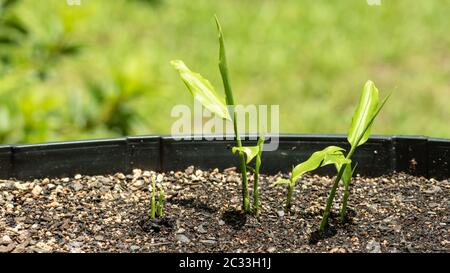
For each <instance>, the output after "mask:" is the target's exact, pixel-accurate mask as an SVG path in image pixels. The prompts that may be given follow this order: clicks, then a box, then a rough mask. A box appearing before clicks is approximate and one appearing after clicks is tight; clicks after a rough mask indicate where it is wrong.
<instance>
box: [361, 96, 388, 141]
mask: <svg viewBox="0 0 450 273" xmlns="http://www.w3.org/2000/svg"><path fill="white" fill-rule="evenodd" d="M390 97H391V94H389V95H388V96H387V97H385V98H384V100H383V102H382V103H381V104H380V106H379V107H378V108H377V110H376V111H375V113H374V114H373V115H372V118H371V119H370V120H369V122H368V123H367V126H366V128H364V133H365V132H366V131H367V130H369V129H370V128H371V127H372V124H373V122H374V121H375V118H376V117H377V116H378V114H379V113H380V111H381V109H383V107H384V105H385V104H386V102H387V101H388V99H389V98H390ZM364 133H363V135H361V136H360V138H359V139H358V141H357V142H359V141H360V139H362V138H363V137H364Z"/></svg>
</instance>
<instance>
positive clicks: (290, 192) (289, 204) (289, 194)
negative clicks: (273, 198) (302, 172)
mask: <svg viewBox="0 0 450 273" xmlns="http://www.w3.org/2000/svg"><path fill="white" fill-rule="evenodd" d="M294 186H295V183H292V181H291V182H290V183H289V184H288V192H287V198H286V212H291V208H292V197H293V195H294Z"/></svg>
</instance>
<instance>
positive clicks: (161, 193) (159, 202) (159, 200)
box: [158, 186, 164, 217]
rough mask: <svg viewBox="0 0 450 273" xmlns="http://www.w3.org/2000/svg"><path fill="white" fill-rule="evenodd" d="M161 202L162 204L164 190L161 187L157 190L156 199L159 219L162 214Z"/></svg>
mask: <svg viewBox="0 0 450 273" xmlns="http://www.w3.org/2000/svg"><path fill="white" fill-rule="evenodd" d="M163 202H164V190H163V188H162V186H161V188H160V189H159V199H158V216H159V217H163V216H164V213H163Z"/></svg>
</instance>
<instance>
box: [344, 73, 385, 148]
mask: <svg viewBox="0 0 450 273" xmlns="http://www.w3.org/2000/svg"><path fill="white" fill-rule="evenodd" d="M378 100H379V99H378V89H377V88H376V87H375V84H374V83H373V82H372V81H367V82H366V84H365V85H364V88H363V91H362V93H361V97H360V99H359V103H358V107H357V108H356V110H355V113H354V114H353V117H352V124H351V126H350V129H349V132H348V137H347V140H348V142H349V143H350V145H352V147H357V146H360V145H362V144H364V143H365V142H366V141H367V139H368V138H369V135H370V127H371V126H370V125H369V126H368V124H369V123H370V120H371V118H372V117H373V115H374V113H375V112H376V110H377V107H378ZM358 140H359V141H358Z"/></svg>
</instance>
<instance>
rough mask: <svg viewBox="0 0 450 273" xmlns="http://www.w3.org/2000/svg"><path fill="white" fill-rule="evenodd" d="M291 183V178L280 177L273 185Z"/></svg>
mask: <svg viewBox="0 0 450 273" xmlns="http://www.w3.org/2000/svg"><path fill="white" fill-rule="evenodd" d="M289 183H291V181H290V180H287V179H279V180H278V181H277V182H275V183H272V186H279V185H285V184H289Z"/></svg>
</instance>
